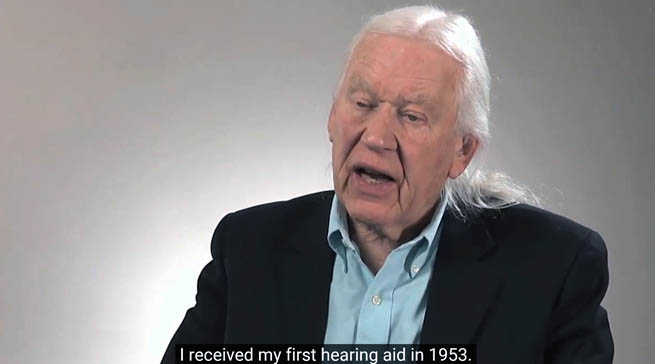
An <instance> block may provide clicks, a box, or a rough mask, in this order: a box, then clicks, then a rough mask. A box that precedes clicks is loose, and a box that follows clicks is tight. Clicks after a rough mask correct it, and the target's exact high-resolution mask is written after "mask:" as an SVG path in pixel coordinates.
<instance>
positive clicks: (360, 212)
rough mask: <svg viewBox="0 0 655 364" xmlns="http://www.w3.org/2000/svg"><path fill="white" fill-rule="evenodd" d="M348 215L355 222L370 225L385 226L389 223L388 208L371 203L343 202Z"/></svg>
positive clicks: (360, 201)
mask: <svg viewBox="0 0 655 364" xmlns="http://www.w3.org/2000/svg"><path fill="white" fill-rule="evenodd" d="M345 206H346V211H347V212H348V215H349V216H350V217H351V218H352V219H355V220H357V221H360V222H363V223H366V224H372V225H387V224H388V223H389V221H391V220H392V219H391V217H390V216H389V206H387V205H386V204H382V203H376V202H372V201H362V200H353V201H348V202H345Z"/></svg>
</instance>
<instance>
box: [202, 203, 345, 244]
mask: <svg viewBox="0 0 655 364" xmlns="http://www.w3.org/2000/svg"><path fill="white" fill-rule="evenodd" d="M333 196H334V191H321V192H316V193H312V194H308V195H303V196H299V197H295V198H292V199H289V200H286V201H275V202H269V203H265V204H261V205H256V206H252V207H248V208H245V209H242V210H238V211H235V212H232V213H229V214H227V215H226V216H225V217H223V219H221V221H220V222H219V223H218V226H217V227H216V230H215V232H214V238H213V239H212V246H213V247H212V250H214V249H217V248H218V247H217V246H215V245H221V246H224V245H228V246H233V247H234V248H236V249H249V248H252V247H255V246H257V247H263V246H267V247H269V248H274V247H276V246H277V243H281V242H282V241H283V240H286V238H288V237H289V236H290V234H292V233H293V232H296V231H298V230H299V228H301V227H317V229H319V230H320V229H323V227H322V225H323V224H324V225H325V229H323V230H326V229H327V221H328V218H329V213H330V206H331V204H332V197H333ZM326 231H327V230H326ZM221 237H222V238H221ZM219 241H221V242H219ZM276 242H277V243H276ZM253 244H254V245H253ZM237 246H238V247H237Z"/></svg>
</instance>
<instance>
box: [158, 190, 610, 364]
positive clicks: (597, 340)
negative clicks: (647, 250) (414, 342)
mask: <svg viewBox="0 0 655 364" xmlns="http://www.w3.org/2000/svg"><path fill="white" fill-rule="evenodd" d="M333 195H334V192H333V191H325V192H319V193H315V194H311V195H307V196H302V197H299V198H296V199H293V200H289V201H284V202H275V203H269V204H265V205H261V206H256V207H251V208H248V209H245V210H241V211H238V212H235V213H232V214H229V215H227V216H225V217H224V218H223V220H221V222H220V223H219V224H218V227H217V228H216V231H215V232H214V236H213V239H212V244H211V252H212V257H213V260H212V261H211V262H210V263H209V264H208V265H207V266H206V267H205V268H204V269H203V270H202V272H201V273H200V278H199V279H198V293H197V295H196V305H195V306H194V307H193V308H191V309H189V310H188V311H187V313H186V316H185V317H184V320H183V321H182V324H181V325H180V327H179V328H178V330H177V332H176V333H175V335H174V336H173V338H172V340H171V342H170V344H169V346H168V349H167V350H166V353H165V355H164V358H163V360H162V363H174V351H175V344H181V343H226V344H227V343H241V344H255V343H270V344H320V343H323V339H324V337H325V330H326V325H327V317H328V298H329V294H330V281H331V278H332V267H333V263H334V259H335V254H334V252H333V251H332V250H331V249H330V248H329V246H328V244H327V240H326V236H327V227H328V219H329V213H330V206H331V202H332V197H333ZM442 224H443V228H442V233H441V238H440V240H439V250H438V252H437V258H436V262H435V269H434V271H433V276H432V278H431V280H430V283H429V285H428V289H429V296H428V304H427V309H426V313H425V319H424V324H423V329H422V332H421V343H426V344H428V343H433V344H465V343H474V344H477V357H478V363H517V364H527V363H558V364H559V363H562V364H564V363H611V362H612V357H613V353H614V345H613V341H612V336H611V333H610V329H609V323H608V320H607V313H606V311H605V310H604V309H603V308H602V307H601V306H600V302H601V300H602V298H603V296H604V295H605V291H606V289H607V284H608V269H607V251H606V248H605V245H604V242H603V240H602V238H601V237H600V235H598V233H596V232H594V231H592V230H590V229H588V228H585V227H583V226H581V225H579V224H577V223H575V222H573V221H571V220H569V219H566V218H564V217H561V216H558V215H555V214H552V213H549V212H546V211H544V210H541V209H538V208H535V207H531V206H528V205H516V206H513V207H509V208H505V209H502V210H486V211H483V212H481V213H480V214H479V215H477V216H476V217H474V218H471V219H469V220H467V222H464V221H462V220H460V219H458V218H457V217H456V216H455V215H454V214H453V213H452V211H450V210H448V209H447V210H446V212H445V214H444V217H443V220H442Z"/></svg>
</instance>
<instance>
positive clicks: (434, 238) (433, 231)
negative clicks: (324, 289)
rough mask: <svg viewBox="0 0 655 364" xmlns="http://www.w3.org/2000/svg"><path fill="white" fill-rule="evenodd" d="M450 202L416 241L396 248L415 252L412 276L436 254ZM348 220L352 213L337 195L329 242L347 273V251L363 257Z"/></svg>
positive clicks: (408, 267)
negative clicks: (352, 237)
mask: <svg viewBox="0 0 655 364" xmlns="http://www.w3.org/2000/svg"><path fill="white" fill-rule="evenodd" d="M447 202H448V197H447V196H444V195H442V198H441V201H440V202H439V206H437V208H436V210H435V212H434V214H433V215H432V219H431V220H430V223H429V224H428V225H427V226H426V227H425V228H423V230H422V231H421V233H420V234H418V235H417V236H416V237H415V238H414V239H412V240H411V241H409V242H407V243H405V244H403V245H401V246H399V247H398V248H396V249H411V251H410V252H409V254H408V255H407V261H406V264H405V268H406V270H407V271H408V273H409V274H410V276H412V277H413V276H414V275H416V273H417V272H418V271H419V270H420V269H422V268H423V266H424V265H425V263H426V262H427V261H428V259H429V257H430V256H431V255H432V254H434V253H435V251H436V248H437V245H438V240H439V236H438V235H439V232H440V230H441V229H440V226H441V220H442V218H443V215H444V212H445V211H446V205H447ZM347 217H348V213H347V212H346V209H345V207H344V206H343V204H342V203H341V201H339V198H338V197H337V194H336V192H335V194H334V197H333V198H332V207H331V208H330V221H329V223H328V233H327V241H328V245H329V246H330V248H332V250H334V252H335V253H336V254H337V255H338V256H339V257H340V258H341V259H342V260H343V261H344V267H345V271H346V273H347V271H348V268H347V267H348V264H346V263H347V254H346V251H347V249H351V250H353V251H354V252H355V253H356V254H359V247H358V246H357V244H355V243H354V242H353V241H352V240H351V239H350V234H349V233H348V219H347ZM422 242H427V244H422Z"/></svg>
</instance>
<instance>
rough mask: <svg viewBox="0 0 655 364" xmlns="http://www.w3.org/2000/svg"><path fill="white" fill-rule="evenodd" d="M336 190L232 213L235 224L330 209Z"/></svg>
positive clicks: (274, 219) (274, 220)
mask: <svg viewBox="0 0 655 364" xmlns="http://www.w3.org/2000/svg"><path fill="white" fill-rule="evenodd" d="M333 195H334V191H321V192H316V193H311V194H308V195H303V196H298V197H295V198H292V199H289V200H285V201H274V202H268V203H264V204H260V205H256V206H252V207H248V208H245V209H242V210H238V211H235V212H233V213H231V214H230V215H231V216H230V220H231V221H232V223H234V224H248V225H251V224H253V223H259V224H261V223H267V222H268V223H275V222H279V221H280V220H281V219H285V218H286V219H288V218H294V217H300V216H304V215H306V214H308V213H311V212H314V211H315V210H319V211H320V210H321V209H326V208H327V209H329V207H330V205H331V203H332V197H333Z"/></svg>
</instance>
